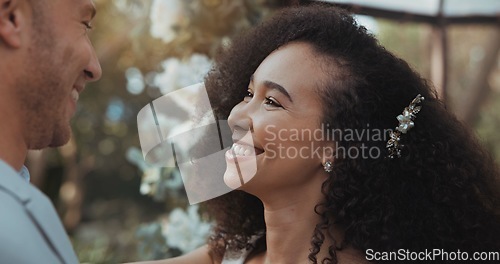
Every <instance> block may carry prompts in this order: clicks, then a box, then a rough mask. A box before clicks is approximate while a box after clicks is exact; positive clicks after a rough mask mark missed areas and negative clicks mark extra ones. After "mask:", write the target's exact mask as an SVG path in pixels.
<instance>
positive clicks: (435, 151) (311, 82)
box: [165, 5, 500, 264]
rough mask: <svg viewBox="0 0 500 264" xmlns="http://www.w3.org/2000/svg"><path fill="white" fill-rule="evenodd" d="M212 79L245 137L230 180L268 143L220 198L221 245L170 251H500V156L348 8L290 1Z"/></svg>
mask: <svg viewBox="0 0 500 264" xmlns="http://www.w3.org/2000/svg"><path fill="white" fill-rule="evenodd" d="M205 85H206V87H207V90H208V94H209V97H210V100H211V104H212V106H213V107H214V110H215V112H216V114H217V116H218V118H219V119H220V120H222V119H228V122H229V125H230V127H231V130H232V132H233V139H234V141H235V144H234V145H233V148H232V151H230V152H228V153H229V154H228V155H227V156H228V157H227V163H228V171H226V174H225V175H224V180H225V182H226V183H227V184H228V185H231V182H234V179H237V177H238V175H237V173H234V172H233V171H231V170H230V169H229V167H230V166H231V164H234V163H237V161H238V159H240V158H241V160H244V159H245V156H254V157H255V158H256V165H257V169H256V172H255V175H254V176H253V178H252V179H251V180H250V181H248V182H247V183H245V184H244V185H243V186H242V187H240V188H238V190H235V191H232V192H230V193H228V194H226V195H223V196H221V197H218V198H216V199H213V200H212V201H209V202H208V207H209V209H210V212H211V213H212V214H213V215H214V217H215V220H216V226H215V228H214V231H213V234H212V236H211V237H210V239H209V242H208V245H207V246H205V247H203V248H200V249H199V250H197V251H195V252H192V253H190V254H188V255H186V256H182V257H180V258H177V259H173V260H167V261H166V262H165V263H272V264H274V263H364V262H368V261H373V262H383V260H385V259H386V258H387V257H392V258H391V259H392V260H399V261H404V260H408V258H410V259H411V258H414V257H415V256H416V255H415V254H418V253H420V255H418V256H420V259H426V260H434V261H436V262H455V261H457V260H458V259H463V258H464V257H466V256H468V257H469V258H470V259H472V258H473V257H474V256H475V255H474V252H496V254H497V255H496V258H498V252H499V251H500V213H499V208H500V197H499V185H498V181H499V180H498V175H499V173H498V168H497V166H496V165H495V163H494V161H493V160H492V158H491V157H490V155H488V153H487V152H485V150H483V148H482V147H481V146H480V144H479V143H478V142H477V141H476V139H475V138H474V136H473V133H472V132H471V131H470V130H469V129H467V128H466V127H464V126H463V125H462V124H461V123H460V122H459V121H457V119H456V118H455V117H454V116H453V115H452V114H451V113H449V112H448V111H447V110H446V108H445V106H444V105H443V103H442V102H441V101H439V100H438V98H437V96H436V93H435V92H434V90H432V89H431V87H430V84H429V83H427V82H426V81H425V80H424V79H422V77H420V76H419V74H418V73H416V72H415V71H413V70H412V69H411V68H410V67H409V65H408V64H407V63H406V62H405V61H403V60H401V59H399V58H397V57H396V56H394V55H393V54H391V53H390V52H388V51H387V50H386V49H384V47H382V46H380V44H379V43H378V42H377V40H376V39H375V38H374V37H373V36H372V35H370V34H368V33H367V32H366V29H365V28H364V27H361V26H359V25H357V24H356V22H355V20H354V19H353V18H352V17H351V16H350V15H349V14H347V13H345V12H344V11H341V10H339V9H336V8H333V7H329V6H325V5H309V6H305V7H304V6H303V7H294V8H288V9H284V10H282V11H280V12H278V13H277V14H276V15H274V16H273V17H272V18H271V19H269V20H267V21H266V22H264V23H263V24H261V25H259V26H257V27H256V28H254V29H252V30H250V31H249V32H247V33H246V34H244V35H242V36H240V37H239V38H237V39H235V40H233V42H231V44H230V45H229V46H226V47H224V48H223V49H222V50H221V52H220V53H219V55H218V56H217V57H216V61H215V66H214V68H213V69H212V71H211V72H210V73H209V74H208V75H207V77H206V80H205ZM395 128H396V129H395ZM318 130H319V131H321V132H322V136H318V133H317V132H318ZM332 131H333V132H332ZM381 131H382V132H381ZM308 132H309V133H308ZM249 134H250V135H251V137H250V139H251V140H250V141H252V142H250V143H249V141H248V135H249ZM369 134H370V135H369ZM249 145H251V146H253V148H251V147H250V146H249ZM317 149H319V150H320V151H317ZM233 166H234V165H233ZM221 177H222V176H221ZM434 250H439V251H438V252H436V251H434ZM382 252H392V255H385V258H383V257H384V256H383V255H381V253H382ZM422 252H423V253H422ZM425 252H432V253H433V254H434V253H435V254H436V255H435V258H433V259H431V258H429V255H427V256H424V255H422V254H424V253H425ZM458 252H461V253H458ZM377 253H379V254H377ZM446 254H448V255H446ZM396 255H397V256H396ZM395 257H398V258H395ZM425 257H427V258H425ZM493 257H495V255H493ZM170 261H172V262H170ZM496 261H498V259H496ZM496 263H498V262H496Z"/></svg>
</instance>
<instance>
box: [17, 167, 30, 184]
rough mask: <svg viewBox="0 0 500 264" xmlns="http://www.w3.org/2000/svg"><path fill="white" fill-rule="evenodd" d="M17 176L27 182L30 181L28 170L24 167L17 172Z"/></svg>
mask: <svg viewBox="0 0 500 264" xmlns="http://www.w3.org/2000/svg"><path fill="white" fill-rule="evenodd" d="M19 175H21V177H23V178H24V179H25V180H26V181H27V182H29V181H30V172H29V171H28V168H26V166H24V165H23V167H22V168H21V170H20V171H19Z"/></svg>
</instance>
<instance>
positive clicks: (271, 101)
mask: <svg viewBox="0 0 500 264" xmlns="http://www.w3.org/2000/svg"><path fill="white" fill-rule="evenodd" d="M264 104H266V105H268V106H270V107H283V106H282V105H281V104H280V103H278V101H276V99H274V98H273V97H271V96H269V97H266V100H265V101H264Z"/></svg>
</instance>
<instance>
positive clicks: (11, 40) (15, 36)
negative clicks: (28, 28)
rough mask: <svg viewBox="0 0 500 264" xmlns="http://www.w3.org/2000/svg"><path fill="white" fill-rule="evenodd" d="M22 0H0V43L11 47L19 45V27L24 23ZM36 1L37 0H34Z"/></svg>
mask: <svg viewBox="0 0 500 264" xmlns="http://www.w3.org/2000/svg"><path fill="white" fill-rule="evenodd" d="M23 1H24V0H0V43H3V44H4V45H6V46H8V47H11V48H19V47H20V46H21V37H22V36H21V32H22V31H21V29H22V28H23V26H24V25H25V21H24V20H25V18H26V16H25V13H24V12H23V11H26V10H23V8H22V2H23ZM36 1H38V0H36Z"/></svg>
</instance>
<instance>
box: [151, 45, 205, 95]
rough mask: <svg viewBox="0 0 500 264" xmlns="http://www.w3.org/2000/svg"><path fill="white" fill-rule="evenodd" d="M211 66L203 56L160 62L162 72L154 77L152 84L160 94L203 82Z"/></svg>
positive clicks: (196, 55) (195, 55) (197, 55)
mask: <svg viewBox="0 0 500 264" xmlns="http://www.w3.org/2000/svg"><path fill="white" fill-rule="evenodd" d="M211 66H212V61H211V60H210V59H209V58H208V57H207V56H205V55H202V54H193V55H192V56H191V57H190V58H189V59H187V60H179V59H177V58H170V59H167V60H165V61H163V62H162V68H163V72H160V73H158V74H157V75H156V76H155V80H154V84H155V86H157V87H159V89H160V91H161V93H162V94H167V93H169V92H172V91H175V90H177V89H179V88H183V87H186V86H190V85H192V84H195V83H199V82H202V81H203V78H204V77H205V75H206V74H207V73H208V71H209V70H210V68H211Z"/></svg>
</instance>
